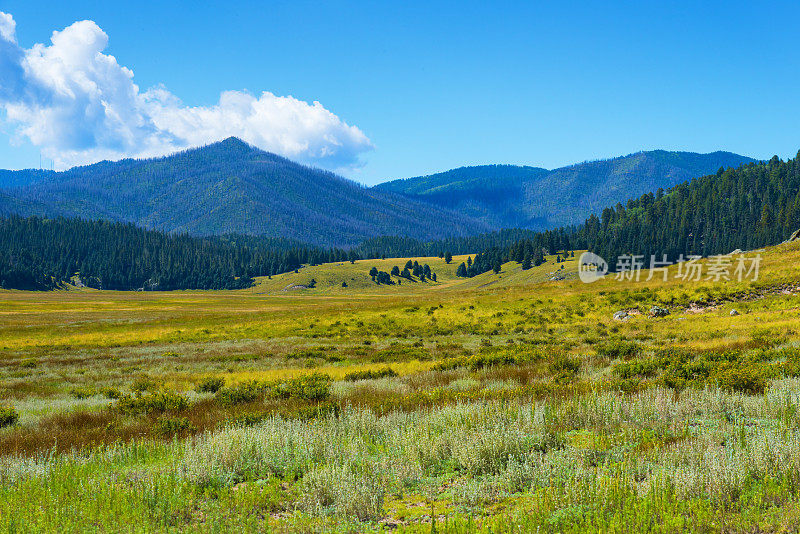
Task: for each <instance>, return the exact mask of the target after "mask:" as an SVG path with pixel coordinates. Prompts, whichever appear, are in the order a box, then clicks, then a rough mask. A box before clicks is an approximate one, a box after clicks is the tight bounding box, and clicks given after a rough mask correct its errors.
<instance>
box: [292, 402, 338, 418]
mask: <svg viewBox="0 0 800 534" xmlns="http://www.w3.org/2000/svg"><path fill="white" fill-rule="evenodd" d="M339 411H340V408H339V405H338V404H336V403H335V402H332V401H325V402H322V403H319V404H313V405H311V406H303V407H301V408H300V409H299V410H297V418H298V419H303V420H308V419H316V418H317V417H324V416H326V415H331V414H333V415H336V416H338V415H339Z"/></svg>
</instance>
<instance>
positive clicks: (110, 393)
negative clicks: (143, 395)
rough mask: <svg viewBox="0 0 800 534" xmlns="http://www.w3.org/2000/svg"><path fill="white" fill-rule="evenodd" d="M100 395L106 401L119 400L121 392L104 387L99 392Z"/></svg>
mask: <svg viewBox="0 0 800 534" xmlns="http://www.w3.org/2000/svg"><path fill="white" fill-rule="evenodd" d="M100 393H101V394H102V395H103V396H104V397H105V398H107V399H112V400H113V399H119V398H121V397H122V392H121V391H120V390H118V389H117V388H112V387H105V388H103V389H101V390H100Z"/></svg>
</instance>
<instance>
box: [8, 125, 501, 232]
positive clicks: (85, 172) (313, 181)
mask: <svg viewBox="0 0 800 534" xmlns="http://www.w3.org/2000/svg"><path fill="white" fill-rule="evenodd" d="M36 178H39V179H36V180H33V181H32V182H31V183H29V184H28V185H24V184H23V185H22V186H19V187H4V188H2V189H0V214H9V213H14V214H19V215H38V216H45V217H56V216H64V217H82V218H85V219H103V220H111V221H119V222H131V223H134V224H136V225H137V226H141V227H144V228H150V229H156V230H162V231H167V232H187V233H190V234H193V235H221V234H227V233H239V234H251V235H263V236H268V237H282V238H288V239H296V240H298V241H302V242H305V243H309V244H313V245H320V246H353V245H356V244H358V243H359V242H361V241H362V240H364V239H367V238H370V237H374V236H377V235H402V236H409V237H413V238H418V239H422V240H431V239H436V238H441V237H448V236H464V235H473V234H477V233H481V232H485V231H487V230H489V229H490V227H489V226H488V225H487V224H485V223H482V222H479V221H477V220H474V219H471V218H469V217H467V216H465V215H462V214H459V213H455V212H452V211H449V210H447V209H442V208H435V207H431V206H430V205H428V204H425V203H422V202H421V201H418V200H415V199H409V198H407V197H403V196H400V195H396V194H394V193H391V192H384V191H379V190H375V189H368V188H365V187H363V186H361V185H359V184H357V183H355V182H352V181H350V180H347V179H345V178H342V177H339V176H337V175H335V174H333V173H330V172H326V171H322V170H319V169H314V168H310V167H306V166H303V165H299V164H297V163H294V162H292V161H290V160H288V159H286V158H283V157H280V156H277V155H275V154H271V153H268V152H264V151H262V150H259V149H257V148H254V147H252V146H250V145H247V144H246V143H244V142H242V141H240V140H238V139H235V138H229V139H226V140H225V141H221V142H219V143H214V144H212V145H208V146H205V147H201V148H197V149H193V150H187V151H185V152H180V153H177V154H174V155H171V156H167V157H163V158H156V159H147V160H130V159H128V160H122V161H117V162H108V161H103V162H100V163H97V164H94V165H89V166H84V167H76V168H73V169H70V170H67V171H64V172H59V173H52V174H48V175H46V176H44V177H42V176H37V177H36ZM24 180H25V178H24V177H23V178H20V177H17V181H18V182H19V181H24ZM6 181H7V182H11V179H10V178H8V179H7V180H6Z"/></svg>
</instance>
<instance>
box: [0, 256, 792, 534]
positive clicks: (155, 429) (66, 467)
mask: <svg viewBox="0 0 800 534" xmlns="http://www.w3.org/2000/svg"><path fill="white" fill-rule="evenodd" d="M749 254H750V255H752V254H754V253H749ZM760 254H761V256H762V258H763V261H762V263H761V268H760V273H759V278H758V280H757V281H751V280H746V281H741V282H740V281H736V280H724V279H721V280H718V281H715V280H706V279H705V278H703V279H701V280H700V281H696V282H685V281H681V280H678V279H675V277H674V276H670V277H669V280H668V281H663V280H662V279H661V278H660V276H655V277H652V279H650V280H646V278H648V272H647V271H644V272H643V275H642V280H641V281H638V282H636V281H619V280H615V279H614V277H613V276H608V277H606V278H605V279H603V280H600V281H597V282H594V283H592V284H584V283H582V282H581V281H580V280H578V279H577V272H576V269H577V264H576V258H573V257H570V258H568V259H567V261H564V262H561V263H556V261H555V256H549V257H548V261H547V262H546V263H544V264H542V265H540V266H537V267H533V268H531V269H528V270H523V269H522V268H521V266H520V265H519V264H517V263H514V262H511V263H507V264H504V265H503V266H502V269H501V271H500V272H499V273H494V272H489V273H485V274H482V275H479V276H476V277H474V278H469V279H465V278H458V277H456V275H455V273H456V269H457V267H458V265H460V264H461V262H463V261H466V256H464V257H454V258H453V261H452V262H450V263H446V262H445V261H444V260H443V259H440V258H404V259H386V260H359V261H356V262H354V263H350V262H343V263H336V264H324V265H319V266H313V267H312V266H308V267H303V268H301V269H299V270H298V271H297V272H291V273H285V274H282V275H277V276H273V277H271V278H263V279H258V280H257V281H256V284H255V285H254V286H253V287H252V288H249V289H245V290H239V291H178V292H112V291H96V290H88V289H77V288H72V289H71V290H64V291H53V292H23V291H0V407H1V408H0V427H1V428H0V529H1V530H2V531H8V532H90V531H91V532H94V531H103V532H118V531H123V532H153V531H164V532H187V531H188V532H195V531H196V532H228V531H236V532H323V531H324V532H328V531H334V532H362V531H378V532H380V531H400V532H586V531H599V532H796V531H798V530H799V529H800V333H799V332H798V328H800V246H798V245H796V244H785V245H780V246H777V247H771V248H768V249H765V250H763V251H761V252H760ZM579 255H580V254H579V252H576V254H575V256H576V257H577V256H579ZM407 260H411V261H418V262H419V263H420V264H421V265H422V264H427V265H429V266H430V268H431V271H432V272H433V273H435V274H436V275H437V280H436V281H435V282H434V281H432V280H426V281H423V280H421V279H419V278H417V277H411V278H410V279H409V278H404V279H400V277H397V276H392V278H391V279H392V281H393V282H395V283H394V284H376V283H375V282H374V281H373V280H372V278H371V276H370V274H369V271H370V270H371V268H372V267H376V268H377V269H378V270H379V271H385V272H391V269H392V267H394V266H398V267H399V269H400V270H402V269H403V266H404V265H405V263H406V261H407ZM675 269H676V268H675V267H672V268H671V271H670V272H671V274H672V275H674V274H675ZM553 278H556V279H555V280H554V279H553ZM397 281H401V282H402V283H400V284H398V283H397ZM653 306H658V307H661V308H666V309H667V310H669V312H670V313H669V314H668V315H666V316H663V317H652V316H651V314H650V313H649V312H650V310H651V308H652V307H653ZM620 310H627V312H628V317H627V318H626V319H625V320H615V319H614V317H613V316H614V313H615V312H617V311H620Z"/></svg>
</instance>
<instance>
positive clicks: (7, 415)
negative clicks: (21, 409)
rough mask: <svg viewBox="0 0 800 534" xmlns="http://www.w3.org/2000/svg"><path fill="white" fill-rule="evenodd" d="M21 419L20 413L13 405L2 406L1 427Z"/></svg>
mask: <svg viewBox="0 0 800 534" xmlns="http://www.w3.org/2000/svg"><path fill="white" fill-rule="evenodd" d="M17 421H19V413H17V410H15V409H14V408H12V407H11V406H0V428H4V427H7V426H11V425H15V424H17Z"/></svg>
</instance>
